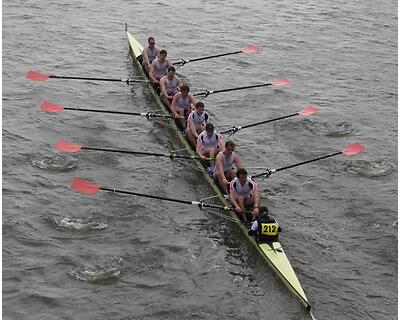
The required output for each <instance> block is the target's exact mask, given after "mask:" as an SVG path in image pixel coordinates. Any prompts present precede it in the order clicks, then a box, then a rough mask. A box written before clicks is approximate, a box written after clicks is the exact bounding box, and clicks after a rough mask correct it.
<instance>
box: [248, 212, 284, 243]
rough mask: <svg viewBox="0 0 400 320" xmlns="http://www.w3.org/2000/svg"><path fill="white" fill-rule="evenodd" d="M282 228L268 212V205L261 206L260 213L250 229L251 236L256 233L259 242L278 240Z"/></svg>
mask: <svg viewBox="0 0 400 320" xmlns="http://www.w3.org/2000/svg"><path fill="white" fill-rule="evenodd" d="M281 231H282V228H281V227H280V226H279V223H278V222H277V221H276V220H275V219H274V218H271V217H270V216H269V214H268V208H267V207H260V214H259V215H258V216H257V218H256V220H254V222H253V223H252V225H251V228H250V229H249V231H248V234H249V236H252V235H254V236H255V238H256V240H257V242H259V243H271V242H276V241H278V238H279V232H281Z"/></svg>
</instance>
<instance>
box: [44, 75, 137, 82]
mask: <svg viewBox="0 0 400 320" xmlns="http://www.w3.org/2000/svg"><path fill="white" fill-rule="evenodd" d="M49 78H54V79H73V80H95V81H119V82H125V81H127V80H129V79H109V78H89V77H70V76H57V75H49Z"/></svg>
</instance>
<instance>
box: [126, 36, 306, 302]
mask: <svg viewBox="0 0 400 320" xmlns="http://www.w3.org/2000/svg"><path fill="white" fill-rule="evenodd" d="M126 33H127V37H128V43H129V51H130V54H131V56H132V64H133V67H134V69H135V70H136V71H137V72H139V73H140V74H141V75H142V76H143V77H144V78H145V79H148V76H147V74H146V72H145V71H144V69H143V68H142V65H141V63H140V61H141V57H142V52H143V46H142V45H141V44H140V43H139V42H138V41H137V40H136V39H135V37H134V36H133V35H132V34H130V33H129V32H128V31H127V30H126ZM149 90H150V92H151V95H152V96H153V97H154V100H155V102H156V103H157V104H158V106H159V108H160V112H162V113H163V114H165V115H169V114H170V111H169V109H168V107H166V106H165V105H164V104H163V103H162V101H161V99H160V97H159V95H158V93H157V91H156V88H154V87H153V86H150V85H149ZM166 121H169V122H170V124H171V127H172V128H173V130H174V131H175V134H176V137H177V139H178V140H179V142H180V144H181V145H182V146H183V147H184V148H185V149H186V150H187V151H188V153H189V154H190V155H193V156H195V155H196V152H195V150H194V149H193V148H192V147H191V145H190V143H189V142H188V141H187V140H186V138H185V137H184V136H183V135H182V133H181V131H180V128H179V126H178V124H177V123H175V121H174V120H171V119H168V120H166ZM194 162H195V163H196V166H197V167H198V168H199V170H200V171H201V172H202V175H203V176H204V180H205V181H206V182H207V183H208V184H209V186H210V187H211V188H212V190H213V191H214V192H215V194H216V195H217V197H218V199H219V201H220V202H221V203H223V205H224V206H226V207H230V206H231V205H230V203H228V201H227V200H226V199H225V198H224V196H223V194H222V192H221V190H220V189H219V188H218V186H217V185H216V183H215V182H214V180H213V179H212V178H211V177H210V176H209V175H208V173H207V170H206V168H205V166H204V165H203V164H202V163H201V162H200V161H198V160H195V161H194ZM231 215H232V218H233V219H235V221H237V223H238V225H239V227H240V228H241V229H242V231H243V233H244V235H245V236H246V237H247V238H248V240H249V241H250V243H251V244H252V245H254V247H255V248H256V250H257V251H258V252H259V253H260V255H261V256H262V257H263V259H264V260H265V261H266V262H267V263H268V265H269V266H270V267H271V268H272V269H273V270H274V271H275V273H276V274H277V275H278V276H279V278H280V279H281V280H282V281H283V283H284V284H285V285H286V286H287V287H288V288H289V290H290V291H291V292H292V293H293V294H294V295H295V296H296V297H297V298H298V299H299V300H300V302H301V303H302V304H303V305H304V307H305V308H306V309H307V310H311V305H310V303H309V301H308V299H307V297H306V295H305V293H304V290H303V288H302V286H301V284H300V281H299V279H298V278H297V275H296V273H295V272H294V270H293V267H292V265H291V264H290V261H289V259H288V258H287V256H286V254H285V251H284V250H283V247H282V245H281V244H280V243H279V242H278V241H276V242H273V243H269V244H267V243H261V244H260V243H257V242H256V241H255V240H254V239H253V238H252V237H250V236H248V234H247V229H246V227H245V226H244V225H243V224H242V223H241V222H240V220H239V218H238V217H237V216H236V214H235V213H233V212H231Z"/></svg>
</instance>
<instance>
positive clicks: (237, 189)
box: [229, 168, 260, 223]
mask: <svg viewBox="0 0 400 320" xmlns="http://www.w3.org/2000/svg"><path fill="white" fill-rule="evenodd" d="M229 196H230V200H231V202H232V205H233V206H234V208H235V212H236V213H237V214H240V217H241V218H242V220H243V221H244V223H247V222H248V219H247V215H246V208H251V210H252V217H251V220H252V221H253V220H255V219H256V218H257V216H258V207H259V205H260V195H259V194H258V188H257V183H255V182H254V181H253V180H252V179H251V178H249V177H248V176H247V171H246V169H244V168H239V169H237V171H236V178H235V179H233V180H232V181H231V183H230V185H229Z"/></svg>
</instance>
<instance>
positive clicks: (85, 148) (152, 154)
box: [81, 147, 200, 159]
mask: <svg viewBox="0 0 400 320" xmlns="http://www.w3.org/2000/svg"><path fill="white" fill-rule="evenodd" d="M81 149H82V150H92V151H105V152H115V153H125V154H137V155H144V156H154V157H165V158H171V159H175V158H177V159H200V157H196V156H186V155H179V154H175V153H173V152H171V153H157V152H147V151H131V150H120V149H108V148H94V147H81Z"/></svg>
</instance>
